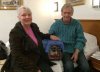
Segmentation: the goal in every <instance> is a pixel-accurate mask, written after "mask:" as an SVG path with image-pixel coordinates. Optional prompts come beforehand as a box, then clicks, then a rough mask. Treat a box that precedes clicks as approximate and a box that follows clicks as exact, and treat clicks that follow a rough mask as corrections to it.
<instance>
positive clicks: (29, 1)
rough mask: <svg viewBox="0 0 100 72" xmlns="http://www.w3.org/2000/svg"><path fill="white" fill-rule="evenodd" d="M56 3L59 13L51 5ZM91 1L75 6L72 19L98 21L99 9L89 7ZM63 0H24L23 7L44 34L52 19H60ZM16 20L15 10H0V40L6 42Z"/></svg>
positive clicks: (87, 0) (99, 16)
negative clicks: (26, 8)
mask: <svg viewBox="0 0 100 72" xmlns="http://www.w3.org/2000/svg"><path fill="white" fill-rule="evenodd" d="M55 1H58V3H59V11H58V12H54V9H53V7H52V6H53V3H54V2H55ZM91 1H92V0H86V4H85V5H81V6H75V7H74V9H75V11H74V15H73V17H74V18H77V19H99V20H100V9H93V8H92V7H91ZM63 3H64V0H63V1H61V0H24V5H25V6H28V7H30V8H31V10H32V13H33V22H35V23H37V24H38V26H39V28H40V30H41V31H42V32H44V33H47V32H48V29H49V28H50V26H51V24H52V23H53V22H54V19H56V18H61V16H60V8H61V6H62V5H63ZM17 21H18V19H17V11H16V10H0V40H3V41H4V42H7V41H8V39H9V32H10V30H11V29H12V28H13V27H14V25H15V23H16V22H17Z"/></svg>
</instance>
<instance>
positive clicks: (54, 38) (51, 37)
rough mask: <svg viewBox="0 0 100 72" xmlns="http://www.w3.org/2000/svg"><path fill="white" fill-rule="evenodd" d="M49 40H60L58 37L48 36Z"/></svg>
mask: <svg viewBox="0 0 100 72" xmlns="http://www.w3.org/2000/svg"><path fill="white" fill-rule="evenodd" d="M50 39H51V40H60V39H59V37H57V36H55V35H50Z"/></svg>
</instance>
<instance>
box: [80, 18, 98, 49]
mask: <svg viewBox="0 0 100 72" xmlns="http://www.w3.org/2000/svg"><path fill="white" fill-rule="evenodd" d="M80 22H81V24H82V27H83V30H84V32H87V33H90V34H93V35H95V36H96V37H97V42H98V45H99V48H100V20H80Z"/></svg>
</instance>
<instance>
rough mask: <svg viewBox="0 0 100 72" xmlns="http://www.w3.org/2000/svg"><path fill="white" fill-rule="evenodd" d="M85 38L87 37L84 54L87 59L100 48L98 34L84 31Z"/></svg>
mask: <svg viewBox="0 0 100 72" xmlns="http://www.w3.org/2000/svg"><path fill="white" fill-rule="evenodd" d="M84 35H85V38H86V39H87V42H86V46H85V47H84V54H85V56H86V58H87V59H89V57H90V56H91V55H92V54H93V53H94V52H96V51H98V50H99V47H98V45H97V38H96V36H94V35H92V34H89V33H86V32H84Z"/></svg>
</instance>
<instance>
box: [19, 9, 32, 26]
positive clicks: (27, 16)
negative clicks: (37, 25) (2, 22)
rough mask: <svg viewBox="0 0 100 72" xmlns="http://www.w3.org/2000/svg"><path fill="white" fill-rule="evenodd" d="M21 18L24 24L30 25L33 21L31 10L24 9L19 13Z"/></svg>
mask: <svg viewBox="0 0 100 72" xmlns="http://www.w3.org/2000/svg"><path fill="white" fill-rule="evenodd" d="M18 18H19V20H20V21H21V23H22V24H24V25H29V24H31V23H32V14H31V12H30V11H27V10H25V9H22V10H21V11H20V13H19V15H18Z"/></svg>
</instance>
